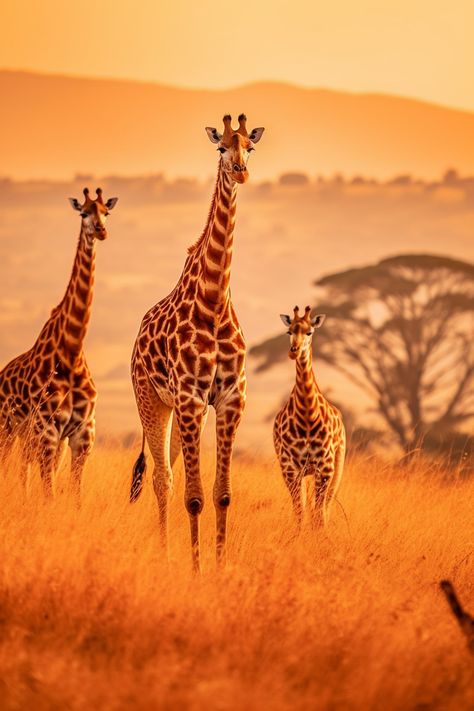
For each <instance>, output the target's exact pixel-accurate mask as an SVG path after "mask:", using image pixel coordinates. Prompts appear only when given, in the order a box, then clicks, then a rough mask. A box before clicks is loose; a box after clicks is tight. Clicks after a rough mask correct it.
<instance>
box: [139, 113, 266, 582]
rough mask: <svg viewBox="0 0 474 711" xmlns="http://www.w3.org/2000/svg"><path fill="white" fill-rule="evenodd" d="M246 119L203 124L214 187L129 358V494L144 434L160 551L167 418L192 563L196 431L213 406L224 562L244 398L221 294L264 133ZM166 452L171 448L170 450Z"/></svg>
mask: <svg viewBox="0 0 474 711" xmlns="http://www.w3.org/2000/svg"><path fill="white" fill-rule="evenodd" d="M246 120H247V119H246V117H245V116H244V114H241V115H240V116H239V127H238V129H237V130H233V129H232V123H231V117H230V116H228V115H226V116H224V132H223V134H220V133H219V132H218V131H217V130H216V129H215V128H206V131H207V134H208V136H209V139H210V140H211V142H212V143H215V144H217V150H218V151H219V152H220V154H221V156H220V160H219V169H218V174H217V182H216V188H215V191H214V196H213V198H212V202H211V209H210V211H209V217H208V220H207V223H206V226H205V228H204V232H203V233H202V235H201V237H200V238H199V240H198V241H197V242H196V244H194V246H192V247H191V248H190V249H189V253H188V258H187V260H186V263H185V265H184V269H183V273H182V275H181V277H180V279H179V281H178V283H177V284H176V286H175V288H174V289H173V291H172V292H171V293H170V294H169V295H168V296H166V297H165V298H164V299H162V300H161V301H160V302H158V303H157V304H156V305H155V306H153V307H152V308H151V309H150V311H148V313H147V314H146V315H145V317H144V319H143V321H142V324H141V326H140V330H139V332H138V336H137V340H136V342H135V348H134V351H133V356H132V380H133V386H134V390H135V397H136V400H137V405H138V412H139V414H140V419H141V422H142V426H143V443H142V451H141V453H140V456H139V458H138V459H137V462H136V464H135V468H134V473H133V479H132V486H131V492H130V498H131V500H132V501H134V500H135V499H136V498H137V497H138V495H139V494H140V491H141V489H142V486H143V476H144V471H145V456H144V444H145V438H146V440H147V442H148V445H149V447H150V450H151V454H152V456H153V460H154V464H155V467H154V472H153V485H154V490H155V494H156V498H157V501H158V510H159V519H160V528H161V535H162V541H163V543H164V546H165V549H167V537H168V530H167V529H168V521H167V513H168V500H169V496H170V493H171V489H172V482H173V473H172V468H171V467H172V464H173V460H174V458H175V456H176V452H174V453H173V457H171V456H170V440H171V425H172V419H173V418H172V415H173V413H174V416H175V418H176V425H177V430H178V431H179V435H180V443H181V447H182V451H183V457H184V467H185V475H186V485H185V497H184V499H185V505H186V509H187V511H188V514H189V519H190V526H191V546H192V560H193V567H194V569H195V570H197V571H198V570H199V569H200V562H199V515H200V513H201V511H202V508H203V505H204V495H203V489H202V484H201V475H200V461H199V459H200V439H201V429H202V426H203V422H204V419H205V414H206V412H207V408H208V406H209V405H212V406H213V407H214V408H215V410H216V438H217V470H216V479H215V484H214V505H215V508H216V555H217V561H218V563H221V564H222V563H224V562H225V538H226V520H227V509H228V507H229V504H230V495H231V490H230V467H231V459H232V449H233V444H234V438H235V434H236V430H237V427H238V425H239V423H240V419H241V416H242V411H243V408H244V404H245V385H246V382H245V341H244V338H243V335H242V331H241V328H240V325H239V322H238V320H237V316H236V313H235V310H234V307H233V305H232V302H231V299H230V289H229V281H230V268H231V261H232V250H233V239H234V223H235V209H236V197H237V185H238V184H239V183H245V182H246V181H247V179H248V171H247V161H248V158H249V154H250V152H251V151H252V150H254V144H255V143H257V142H258V141H259V140H260V138H261V136H262V133H263V131H264V129H263V128H255V129H253V131H251V132H250V133H248V132H247V128H246ZM175 449H176V448H175Z"/></svg>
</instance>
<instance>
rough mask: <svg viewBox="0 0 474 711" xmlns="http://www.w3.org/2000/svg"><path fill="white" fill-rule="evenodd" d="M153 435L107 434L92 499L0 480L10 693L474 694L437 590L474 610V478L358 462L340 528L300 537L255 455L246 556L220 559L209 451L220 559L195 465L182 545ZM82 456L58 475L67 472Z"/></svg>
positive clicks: (241, 485) (182, 699)
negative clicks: (165, 507) (132, 447)
mask: <svg viewBox="0 0 474 711" xmlns="http://www.w3.org/2000/svg"><path fill="white" fill-rule="evenodd" d="M135 455H136V452H134V451H133V452H130V451H126V450H120V449H113V448H109V449H107V448H102V449H97V450H96V452H95V453H94V455H93V457H92V458H91V461H90V462H89V464H88V467H87V472H86V476H85V479H84V483H83V506H82V508H81V510H80V511H76V510H75V509H74V507H73V506H72V505H71V503H70V502H69V500H68V498H67V496H66V495H64V494H62V495H61V494H60V493H59V494H58V495H57V497H56V499H55V500H54V501H53V502H52V503H50V504H47V505H45V504H43V503H42V502H41V497H40V487H39V483H38V481H37V479H36V477H33V480H32V481H31V482H30V491H29V495H28V499H27V500H26V501H25V499H24V496H23V494H22V491H21V489H20V487H19V484H18V470H17V468H16V466H15V465H14V463H13V464H10V467H9V468H8V470H7V471H6V472H5V473H4V476H3V478H2V481H1V483H0V487H1V501H2V516H1V524H0V526H1V535H0V545H1V554H0V555H1V559H0V560H1V564H0V623H1V648H0V667H1V675H0V679H1V680H0V707H1V708H2V709H28V710H29V709H35V710H37V709H38V710H39V711H42V710H43V709H53V708H54V709H68V710H69V709H70V710H71V711H73V710H76V709H81V710H82V709H101V710H102V709H246V711H249V710H250V709H384V710H385V709H387V710H390V709H417V710H418V711H421V710H422V709H457V710H458V709H468V708H474V661H473V658H472V657H471V656H469V654H468V653H467V651H466V648H465V645H464V640H463V639H462V637H461V635H460V633H459V630H458V628H457V627H456V624H455V621H454V619H452V617H451V616H450V613H449V611H448V608H447V605H446V602H445V600H444V598H442V596H441V594H440V592H439V591H438V587H437V584H438V581H439V580H440V579H441V578H445V577H448V578H451V579H452V580H453V581H454V582H455V584H456V586H457V589H458V591H459V593H460V595H461V598H462V599H463V600H464V601H465V603H466V606H467V607H468V608H469V607H471V608H472V610H473V611H474V582H473V576H472V570H473V563H474V517H473V501H474V481H473V480H472V479H471V480H461V479H456V480H453V481H448V477H447V475H446V476H443V472H441V471H433V470H432V469H431V468H430V467H429V465H428V464H424V463H423V462H419V463H418V465H417V466H416V467H412V469H411V471H410V472H405V473H404V472H401V471H397V470H396V469H395V468H391V467H389V466H384V465H382V464H381V463H380V462H378V461H376V460H369V459H363V458H359V459H355V460H353V461H352V462H349V464H348V466H347V469H346V473H345V479H344V482H343V486H342V490H341V492H340V495H339V500H340V505H339V504H337V505H336V506H335V507H334V509H333V512H332V520H331V522H330V525H329V527H328V531H327V535H325V536H322V535H319V536H316V535H315V533H314V532H313V531H312V530H311V528H310V527H309V526H308V530H306V531H305V532H304V534H303V535H302V537H301V538H300V539H299V540H296V541H295V540H294V539H293V538H292V532H293V527H292V515H291V510H290V503H289V497H288V495H287V492H286V490H285V488H284V485H283V483H282V481H281V478H280V475H279V473H278V469H277V467H276V465H275V464H274V463H273V462H271V461H269V462H264V461H262V462H258V461H251V460H249V459H244V458H241V459H238V460H236V461H235V466H234V476H233V480H234V492H235V493H234V499H233V504H232V507H231V513H230V531H229V565H228V567H227V569H226V570H225V571H224V572H221V573H217V572H216V570H215V566H214V547H213V544H214V537H213V534H214V530H213V523H214V521H213V506H212V500H211V475H210V472H211V470H212V464H213V462H212V456H210V455H207V456H206V460H205V464H204V467H203V468H204V470H205V471H206V472H209V476H206V487H207V492H208V495H207V501H206V506H205V511H204V514H203V532H202V548H203V567H204V572H203V575H202V577H201V578H200V579H197V578H195V577H193V576H192V574H191V572H190V551H189V535H188V522H187V516H186V514H185V512H184V508H183V504H182V490H183V481H182V479H183V477H182V472H181V470H180V469H179V468H178V472H177V476H176V486H175V497H174V500H173V504H172V512H171V520H170V528H171V555H170V557H171V560H170V563H169V565H167V564H165V562H164V561H163V560H162V559H161V557H160V554H159V549H158V546H157V531H156V507H155V501H154V496H153V493H152V490H151V486H150V480H149V478H148V481H147V485H146V487H145V491H144V495H143V496H142V498H141V500H140V501H139V502H138V503H137V504H135V505H134V506H130V505H129V504H128V486H129V479H130V470H131V466H132V462H133V459H134V457H135ZM66 478H67V472H66V469H63V470H62V471H61V472H60V474H59V477H58V482H57V488H58V489H61V488H62V486H63V484H64V482H65V480H66Z"/></svg>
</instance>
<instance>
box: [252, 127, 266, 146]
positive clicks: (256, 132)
mask: <svg viewBox="0 0 474 711" xmlns="http://www.w3.org/2000/svg"><path fill="white" fill-rule="evenodd" d="M264 131H265V129H264V128H263V126H260V127H259V128H254V129H253V130H252V132H251V133H250V134H249V138H250V140H251V141H252V143H258V142H259V140H260V139H261V137H262V134H263V132H264Z"/></svg>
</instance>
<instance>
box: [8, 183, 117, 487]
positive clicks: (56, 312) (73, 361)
mask: <svg viewBox="0 0 474 711" xmlns="http://www.w3.org/2000/svg"><path fill="white" fill-rule="evenodd" d="M83 192H84V200H83V201H82V202H80V201H79V200H77V199H76V198H69V201H70V203H71V205H72V207H73V209H74V210H77V211H78V212H80V214H81V230H80V234H79V241H78V245H77V250H76V255H75V258H74V264H73V269H72V274H71V278H70V280H69V283H68V286H67V289H66V292H65V294H64V297H63V299H62V301H61V302H60V303H59V305H58V306H56V307H55V308H54V309H53V310H52V312H51V316H50V318H49V319H48V321H46V323H45V325H44V326H43V328H42V330H41V332H40V334H39V336H38V338H37V340H36V342H35V343H34V345H33V346H32V347H31V348H30V350H28V351H26V352H25V353H22V354H21V355H19V356H18V357H17V358H14V359H13V360H12V361H10V362H9V363H8V364H7V365H6V366H5V368H4V369H3V370H2V371H1V372H0V454H1V458H2V459H3V458H4V456H5V455H6V454H7V452H8V450H9V448H10V446H11V444H12V442H13V440H14V439H16V438H17V437H20V438H21V440H22V442H23V447H22V453H23V457H24V461H23V463H22V466H21V477H22V480H23V483H24V484H25V485H26V482H27V472H28V469H29V467H30V465H31V464H32V463H33V462H35V461H37V462H39V465H40V473H41V479H42V483H43V490H44V493H45V495H46V496H50V495H51V494H52V487H53V477H54V473H55V472H56V470H57V467H58V464H59V462H60V460H61V454H62V449H63V445H65V444H66V442H68V443H69V446H70V448H71V452H72V459H71V484H72V489H73V493H74V495H75V497H76V498H77V500H78V499H79V496H80V485H81V476H82V471H83V468H84V465H85V462H86V459H87V457H88V455H89V453H90V451H91V449H92V446H93V444H94V439H95V404H96V399H97V391H96V388H95V385H94V382H93V380H92V377H91V374H90V371H89V368H88V366H87V363H86V359H85V355H84V350H83V344H84V338H85V336H86V333H87V327H88V324H89V320H90V315H91V307H92V299H93V287H94V271H95V242H96V239H99V240H104V239H106V237H107V230H106V220H107V215H108V213H109V211H110V210H112V208H113V207H115V204H116V203H117V198H110V199H109V200H107V201H106V202H105V203H104V201H103V198H102V190H101V189H100V188H98V189H97V191H96V194H97V198H96V199H95V200H92V199H91V198H90V196H89V190H88V188H84V191H83Z"/></svg>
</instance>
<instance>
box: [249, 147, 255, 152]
mask: <svg viewBox="0 0 474 711" xmlns="http://www.w3.org/2000/svg"><path fill="white" fill-rule="evenodd" d="M254 150H255V148H254V147H253V146H250V147H249V148H247V151H248V153H250V151H254Z"/></svg>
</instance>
